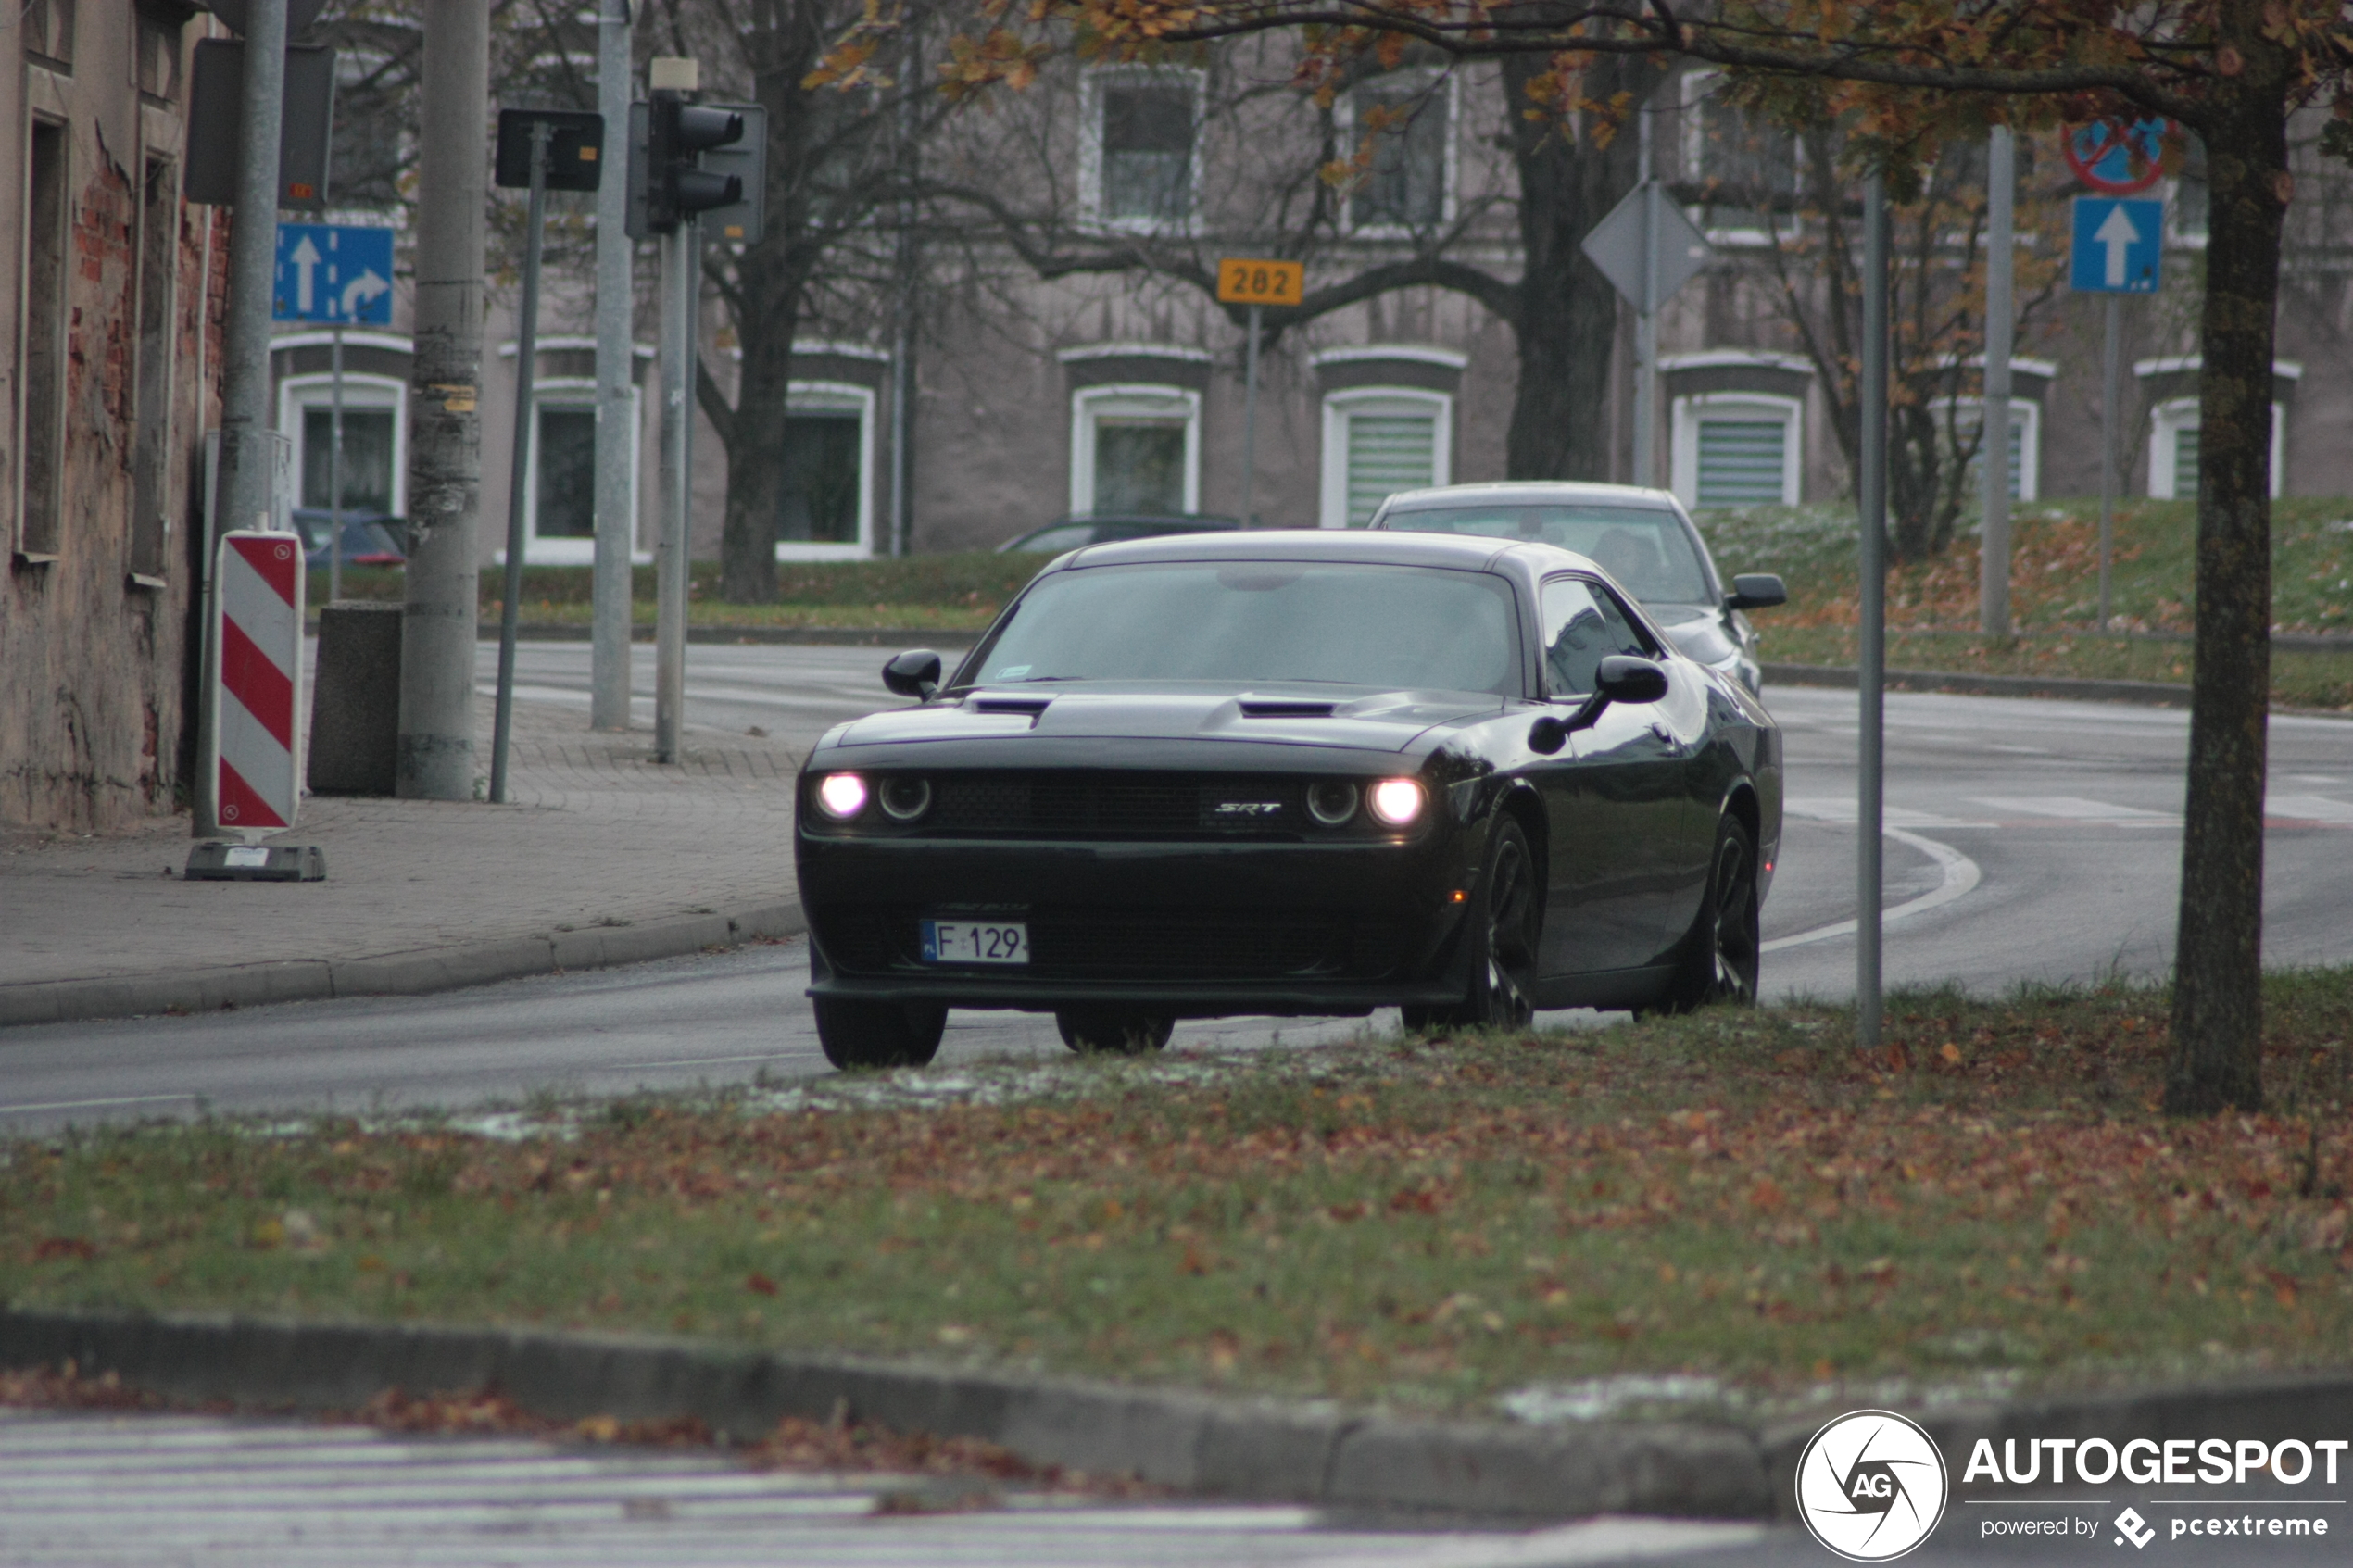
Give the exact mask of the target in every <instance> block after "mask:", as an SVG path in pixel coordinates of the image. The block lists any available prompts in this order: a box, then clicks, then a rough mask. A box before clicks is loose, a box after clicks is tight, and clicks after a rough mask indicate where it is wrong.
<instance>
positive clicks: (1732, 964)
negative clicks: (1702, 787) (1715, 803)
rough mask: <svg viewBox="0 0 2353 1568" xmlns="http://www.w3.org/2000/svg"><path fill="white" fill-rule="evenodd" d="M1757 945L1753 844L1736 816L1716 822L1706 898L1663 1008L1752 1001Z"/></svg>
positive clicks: (1676, 1009)
mask: <svg viewBox="0 0 2353 1568" xmlns="http://www.w3.org/2000/svg"><path fill="white" fill-rule="evenodd" d="M1761 957H1762V947H1761V946H1760V944H1759V942H1758V938H1757V895H1756V846H1755V841H1753V840H1752V839H1751V838H1750V837H1749V835H1748V828H1747V826H1746V824H1744V823H1743V822H1741V820H1740V819H1739V818H1737V817H1731V816H1727V817H1725V818H1724V819H1723V820H1722V821H1721V822H1718V823H1717V824H1716V852H1715V854H1714V855H1713V856H1711V857H1710V858H1709V860H1708V869H1707V898H1706V901H1705V903H1703V904H1702V905H1701V906H1700V910H1699V918H1698V919H1696V920H1694V921H1693V922H1692V929H1691V934H1690V935H1687V936H1685V937H1684V938H1683V957H1682V960H1681V962H1680V964H1679V965H1678V966H1677V968H1676V971H1675V980H1674V984H1673V985H1672V986H1671V988H1670V989H1669V990H1668V992H1667V1000H1666V1005H1665V1009H1664V1010H1666V1011H1668V1012H1690V1011H1692V1010H1693V1009H1695V1008H1704V1007H1706V1006H1709V1005H1710V1004H1711V1003H1716V1002H1730V1004H1732V1005H1733V1006H1734V1007H1754V1006H1755V1004H1756V980H1757V970H1758V965H1759V960H1760V958H1761Z"/></svg>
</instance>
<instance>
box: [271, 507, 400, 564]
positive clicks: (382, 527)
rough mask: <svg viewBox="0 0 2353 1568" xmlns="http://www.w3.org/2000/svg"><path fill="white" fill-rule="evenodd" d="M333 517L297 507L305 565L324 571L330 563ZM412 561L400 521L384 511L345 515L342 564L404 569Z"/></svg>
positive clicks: (319, 509)
mask: <svg viewBox="0 0 2353 1568" xmlns="http://www.w3.org/2000/svg"><path fill="white" fill-rule="evenodd" d="M333 519H334V514H333V513H332V512H329V511H326V510H325V509H323V508H315V509H314V508H308V507H297V508H295V514H294V525H295V529H296V532H297V533H300V534H301V535H302V549H303V557H302V559H303V564H304V565H306V566H311V567H319V568H324V567H326V566H328V565H330V564H332V562H331V561H330V555H331V553H332V552H331V551H330V549H329V545H330V542H331V541H330V534H329V530H330V529H331V528H332V527H333ZM408 559H409V550H408V540H407V539H406V538H405V537H404V531H403V529H402V527H401V522H400V520H399V519H398V518H396V517H391V516H388V515H387V514H385V513H384V512H346V513H344V514H343V564H344V565H346V566H401V565H405V564H406V563H407V562H408Z"/></svg>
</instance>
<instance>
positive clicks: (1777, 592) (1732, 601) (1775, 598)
mask: <svg viewBox="0 0 2353 1568" xmlns="http://www.w3.org/2000/svg"><path fill="white" fill-rule="evenodd" d="M1724 603H1725V605H1726V607H1727V608H1731V609H1770V608H1773V607H1774V606H1775V605H1785V604H1787V603H1789V589H1788V587H1787V586H1786V585H1785V584H1783V583H1782V582H1781V580H1780V578H1779V577H1776V576H1774V575H1773V574H1772V573H1771V572H1769V571H1749V572H1743V573H1742V574H1741V575H1740V576H1738V577H1735V578H1733V579H1732V591H1731V592H1730V594H1728V595H1726V596H1725V597H1724Z"/></svg>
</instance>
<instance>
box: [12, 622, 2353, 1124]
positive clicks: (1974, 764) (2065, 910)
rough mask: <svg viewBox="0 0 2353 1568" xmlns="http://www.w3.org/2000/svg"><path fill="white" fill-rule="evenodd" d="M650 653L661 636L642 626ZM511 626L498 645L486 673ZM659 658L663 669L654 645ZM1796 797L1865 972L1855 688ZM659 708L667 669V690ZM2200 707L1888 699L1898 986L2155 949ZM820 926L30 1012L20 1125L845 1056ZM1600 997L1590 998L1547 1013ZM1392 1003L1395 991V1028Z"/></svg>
mask: <svg viewBox="0 0 2353 1568" xmlns="http://www.w3.org/2000/svg"><path fill="white" fill-rule="evenodd" d="M640 652H641V654H642V653H643V652H644V650H640ZM886 653H887V650H882V649H874V648H835V647H802V646H719V647H713V646H703V645H698V646H694V647H693V648H692V649H690V652H689V660H688V668H689V674H690V685H689V694H690V695H689V699H688V704H687V719H688V721H690V722H692V723H696V724H702V725H708V726H711V728H714V729H729V730H736V731H740V730H742V729H746V728H749V727H750V726H751V725H753V724H758V725H760V726H761V727H762V728H764V729H767V730H769V731H771V732H772V733H773V734H776V735H778V736H779V737H783V738H786V739H787V740H793V741H800V742H806V741H811V740H813V739H814V738H815V737H816V736H817V735H818V734H822V733H823V731H824V728H825V727H826V726H827V725H829V724H830V723H832V722H834V721H837V720H839V719H842V718H848V717H851V716H854V715H856V714H858V713H861V712H864V711H868V710H871V709H874V708H876V707H880V706H884V705H886V704H887V703H888V702H889V701H890V700H891V699H890V698H889V696H888V695H887V693H885V692H884V691H883V690H882V689H881V685H880V682H879V679H878V675H877V672H878V671H879V669H880V666H881V663H882V659H883V658H884V657H885V655H886ZM489 654H490V650H488V649H485V664H484V671H485V674H486V673H487V671H488V670H489V669H490V668H491V666H490V664H489V663H488V659H489ZM637 673H638V675H639V677H640V680H639V682H638V684H639V687H640V689H641V691H646V692H648V693H649V690H650V682H651V679H652V660H651V659H650V657H642V658H640V659H639V660H638V671H637ZM518 684H519V686H520V688H521V694H522V697H523V699H524V700H528V701H535V702H560V703H569V704H572V705H573V706H575V707H577V708H578V709H580V711H581V712H582V713H583V715H584V716H585V710H586V705H587V696H586V684H587V649H586V647H585V645H579V644H527V645H524V646H523V647H522V650H521V656H520V659H519V676H518ZM1768 700H1769V702H1770V704H1771V706H1772V707H1773V709H1774V710H1775V711H1776V713H1777V714H1778V715H1779V716H1780V720H1781V722H1782V724H1783V725H1784V727H1785V729H1786V731H1787V735H1788V755H1789V796H1790V807H1789V813H1788V820H1787V829H1786V833H1785V836H1784V839H1783V845H1782V851H1781V858H1780V872H1779V875H1778V880H1777V881H1776V883H1775V885H1774V888H1773V893H1772V897H1771V898H1770V900H1769V901H1768V905H1767V907H1766V922H1765V934H1766V936H1767V939H1768V949H1769V950H1768V956H1767V959H1766V968H1765V976H1766V986H1765V988H1766V991H1767V993H1768V996H1774V997H1788V996H1792V995H1811V996H1816V997H1825V998H1836V997H1846V996H1851V995H1852V994H1853V988H1854V956H1855V945H1854V941H1853V931H1852V921H1853V916H1854V910H1855V888H1854V883H1855V873H1854V865H1855V859H1854V847H1855V846H1854V838H1855V829H1854V806H1853V801H1854V788H1855V762H1854V745H1855V739H1854V734H1855V700H1856V699H1855V697H1854V696H1853V694H1851V693H1840V692H1832V691H1824V690H1817V689H1810V688H1802V687H1786V688H1780V689H1776V690H1772V691H1769V692H1768ZM647 703H648V716H649V713H650V708H649V704H650V696H649V695H648V697H647ZM2187 735H2188V721H2187V718H2186V716H2185V715H2183V714H2181V713H2177V712H2172V711H2169V710H2164V709H2140V708H2132V707H2126V706H2121V705H2111V704H2095V703H2061V702H2036V701H2022V700H2020V701H2013V700H2005V699H1997V698H1985V697H1962V696H1927V695H1906V694H1898V695H1895V696H1890V697H1889V698H1888V736H1889V744H1888V770H1887V777H1888V790H1887V797H1888V802H1889V808H1888V820H1889V823H1890V826H1891V828H1892V829H1893V830H1894V833H1893V834H1892V835H1891V837H1890V840H1889V843H1888V845H1887V873H1888V874H1887V905H1888V908H1889V910H1890V914H1891V923H1890V924H1889V926H1888V928H1887V940H1886V945H1885V948H1886V951H1885V972H1886V976H1887V980H1888V983H1889V984H1890V985H1930V984H1935V983H1939V982H1943V981H1948V980H1949V981H1952V982H1956V983H1958V984H1960V985H1965V986H1967V987H1968V988H1969V990H1971V991H1973V992H1977V993H1980V994H1993V993H1998V992H2000V991H2002V990H2004V989H2006V988H2007V987H2010V986H2013V985H2020V984H2022V983H2035V982H2070V981H2071V982H2089V981H2093V980H2096V979H2098V978H2100V977H2101V976H2103V975H2106V974H2108V973H2111V972H2122V973H2128V974H2133V975H2155V974H2158V973H2161V972H2163V971H2164V969H2165V967H2166V965H2167V963H2168V962H2169V961H2170V958H2171V935H2172V926H2173V919H2174V909H2175V903H2176V894H2177V887H2178V878H2177V872H2178V857H2179V853H2180V812H2181V805H2182V783H2181V779H2182V767H2183V757H2184V748H2185V746H2186V745H2187ZM2271 754H2272V791H2273V796H2272V803H2273V807H2274V818H2275V821H2274V824H2273V827H2272V829H2271V855H2270V856H2269V859H2268V863H2267V909H2268V910H2269V916H2268V921H2267V926H2266V933H2265V950H2266V954H2267V956H2268V958H2269V960H2270V961H2271V962H2272V963H2275V964H2286V963H2318V962H2333V963H2344V962H2353V918H2348V917H2353V879H2347V878H2346V877H2345V876H2344V875H2343V874H2342V869H2343V867H2344V865H2345V864H2346V863H2347V851H2348V850H2353V837H2348V836H2347V835H2348V831H2353V722H2348V721H2339V720H2328V719H2307V718H2277V719H2274V720H2273V721H2272V728H2271ZM806 973H807V956H806V949H805V947H803V946H802V945H801V944H799V943H787V944H783V945H778V946H757V947H748V948H745V949H742V950H740V951H737V952H735V953H731V954H724V955H711V956H698V957H694V958H686V959H678V960H669V961H665V962H661V963H653V964H645V965H639V966H635V967H633V968H628V969H621V970H609V971H601V972H585V973H576V974H565V975H548V976H538V977H534V978H531V979H525V980H518V981H512V982H509V983H506V984H503V985H490V986H483V987H479V988H476V989H472V990H467V991H459V992H453V993H448V994H446V995H442V996H436V997H358V998H351V999H347V1000H339V1001H330V1002H304V1003H294V1004H289V1005H286V1006H283V1007H275V1008H266V1009H255V1010H245V1011H241V1012H237V1013H234V1014H214V1015H208V1016H200V1017H187V1018H145V1019H122V1020H112V1021H98V1022H81V1023H69V1024H57V1025H44V1026H40V1027H34V1028H20V1029H13V1030H10V1031H8V1032H7V1033H6V1035H0V1127H10V1128H15V1129H19V1130H27V1131H30V1130H34V1129H38V1128H44V1127H51V1126H56V1125H57V1124H59V1123H66V1122H93V1121H102V1120H123V1119H132V1118H137V1117H141V1116H150V1115H169V1114H181V1113H185V1112H188V1111H191V1110H195V1109H196V1108H197V1107H198V1106H200V1105H201V1106H208V1107H210V1108H212V1109H215V1110H303V1109H329V1108H333V1109H340V1110H365V1109H368V1108H371V1107H379V1106H382V1107H389V1106H396V1105H418V1104H434V1105H463V1104H470V1103H473V1102H477V1101H480V1100H483V1099H484V1098H507V1099H518V1098H524V1097H528V1096H530V1095H533V1094H535V1093H538V1092H541V1091H555V1092H559V1093H580V1092H598V1093H604V1092H621V1091H625V1090H628V1089H632V1088H635V1087H640V1086H645V1087H657V1088H661V1087H691V1086H694V1085H698V1084H720V1083H730V1082H741V1081H743V1080H746V1079H749V1078H750V1077H752V1076H753V1075H754V1074H756V1073H768V1074H770V1075H774V1076H793V1075H799V1074H803V1073H815V1072H822V1071H824V1059H823V1056H822V1055H821V1053H820V1052H819V1050H818V1048H817V1043H816V1039H815V1032H814V1028H813V1025H812V1020H811V1016H810V1010H809V1004H808V1002H807V999H806V998H805V997H802V995H801V988H802V986H803V985H804V984H805V977H806ZM1548 1017H1551V1018H1553V1019H1554V1021H1556V1022H1567V1023H1574V1022H1591V1021H1592V1020H1593V1018H1594V1015H1592V1014H1561V1015H1548ZM1393 1024H1394V1015H1393V1014H1392V1015H1379V1014H1377V1015H1375V1017H1374V1018H1373V1019H1372V1020H1371V1021H1370V1026H1371V1027H1375V1028H1385V1027H1390V1026H1393ZM1365 1026H1366V1025H1365V1023H1364V1022H1361V1021H1355V1020H1313V1019H1283V1020H1269V1019H1226V1020H1215V1021H1207V1022H1196V1023H1189V1024H1185V1025H1183V1026H1181V1027H1180V1028H1179V1031H1178V1035H1177V1039H1178V1041H1179V1043H1189V1042H1202V1043H1205V1042H1220V1043H1226V1044H1232V1045H1257V1044H1264V1043H1268V1042H1270V1041H1277V1040H1279V1041H1280V1042H1283V1043H1288V1044H1292V1045H1302V1044H1313V1043H1315V1042H1316V1041H1319V1040H1327V1039H1331V1038H1336V1037H1340V1036H1344V1035H1347V1034H1349V1033H1352V1032H1353V1031H1354V1030H1356V1029H1358V1028H1361V1027H1365ZM1062 1050H1063V1047H1062V1044H1061V1041H1060V1039H1059V1037H1058V1036H1057V1035H1056V1034H1055V1032H1054V1028H1053V1024H1052V1022H1051V1019H1049V1018H1045V1017H1042V1016H1037V1015H1029V1014H1004V1013H983V1012H965V1011H959V1012H956V1013H954V1014H951V1016H950V1026H949V1032H948V1037H947V1041H946V1044H945V1046H944V1047H943V1049H942V1053H941V1060H943V1061H945V1062H949V1063H954V1062H957V1061H970V1060H977V1059H980V1058H983V1057H989V1056H1000V1055H1012V1056H1045V1057H1050V1058H1051V1057H1055V1056H1059V1055H1060V1054H1061V1052H1062Z"/></svg>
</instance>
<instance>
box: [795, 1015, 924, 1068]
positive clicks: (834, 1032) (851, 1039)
mask: <svg viewBox="0 0 2353 1568" xmlns="http://www.w3.org/2000/svg"><path fill="white" fill-rule="evenodd" d="M811 999H812V1001H813V1002H814V1003H815V1004H816V1009H817V1043H818V1044H819V1045H820V1046H822V1047H824V1051H825V1060H827V1061H830V1062H832V1063H833V1064H834V1065H835V1066H836V1067H838V1068H842V1069H844V1070H845V1071H847V1070H848V1069H849V1068H853V1067H921V1066H923V1065H924V1064H925V1063H926V1062H928V1061H930V1060H931V1059H932V1058H933V1057H936V1056H937V1055H938V1054H939V1037H940V1035H943V1034H945V1033H946V1032H947V1029H948V1010H947V1009H946V1008H943V1007H929V1006H926V1005H925V1004H924V1003H921V1002H858V1001H848V1000H844V999H841V998H838V997H812V998H811Z"/></svg>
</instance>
